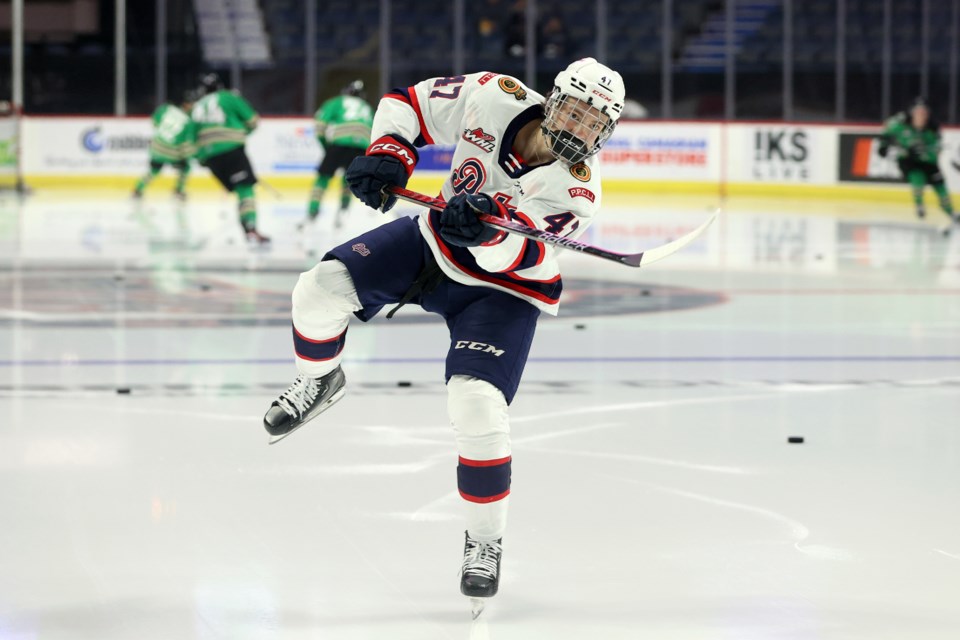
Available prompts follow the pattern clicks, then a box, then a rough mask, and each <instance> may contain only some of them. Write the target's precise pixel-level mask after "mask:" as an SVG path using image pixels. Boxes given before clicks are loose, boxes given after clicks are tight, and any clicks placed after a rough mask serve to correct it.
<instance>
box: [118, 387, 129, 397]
mask: <svg viewBox="0 0 960 640" xmlns="http://www.w3.org/2000/svg"><path fill="white" fill-rule="evenodd" d="M117 393H118V394H120V395H122V396H128V395H130V387H117Z"/></svg>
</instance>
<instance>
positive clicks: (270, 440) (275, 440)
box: [267, 387, 347, 444]
mask: <svg viewBox="0 0 960 640" xmlns="http://www.w3.org/2000/svg"><path fill="white" fill-rule="evenodd" d="M346 393H347V388H346V387H343V388H342V389H340V390H339V391H337V392H336V393H335V394H333V395H332V396H330V399H329V400H327V401H326V402H324V403H323V404H322V405H321V406H320V410H319V411H317V412H316V413H315V414H313V415H312V416H310V418H309V419H307V420H304V421H303V422H301V423H300V424H298V425H297V426H296V427H294V428H293V429H290V431H287V432H286V433H284V434H281V435H279V436H273V435H271V436H269V437H268V438H267V444H276V443H278V442H280V441H281V440H283V439H284V438H286V437H287V436H289V435H290V434H291V433H293V432H294V431H296V430H297V429H299V428H300V427H302V426H303V425H305V424H307V423H308V422H310V421H311V420H313V419H314V418H316V417H317V416H319V415H320V414H321V413H323V412H324V411H326V410H327V409H329V408H330V407H332V406H333V405H335V404H336V403H337V402H339V401H340V399H341V398H343V396H344V395H345V394H346Z"/></svg>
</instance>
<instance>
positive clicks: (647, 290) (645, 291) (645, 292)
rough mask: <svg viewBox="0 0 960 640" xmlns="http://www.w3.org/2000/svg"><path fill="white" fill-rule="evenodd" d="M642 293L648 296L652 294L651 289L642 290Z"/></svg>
mask: <svg viewBox="0 0 960 640" xmlns="http://www.w3.org/2000/svg"><path fill="white" fill-rule="evenodd" d="M640 295H642V296H648V295H650V289H644V290H643V291H641V292H640Z"/></svg>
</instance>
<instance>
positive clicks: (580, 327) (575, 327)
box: [573, 324, 587, 329]
mask: <svg viewBox="0 0 960 640" xmlns="http://www.w3.org/2000/svg"><path fill="white" fill-rule="evenodd" d="M573 328H574V329H586V328H587V325H585V324H575V325H573Z"/></svg>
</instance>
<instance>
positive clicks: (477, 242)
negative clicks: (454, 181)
mask: <svg viewBox="0 0 960 640" xmlns="http://www.w3.org/2000/svg"><path fill="white" fill-rule="evenodd" d="M480 213H487V214H490V215H493V216H497V217H500V218H504V219H509V217H510V216H509V214H508V213H507V210H506V207H504V206H503V204H501V203H500V202H497V201H496V200H494V199H493V198H491V197H490V196H488V195H487V194H485V193H477V194H472V195H468V194H465V193H461V194H459V195H456V196H453V197H452V198H450V201H449V202H448V203H447V207H446V208H445V209H444V210H443V211H441V212H440V237H441V238H443V239H444V240H446V241H447V242H448V243H450V244H452V245H456V246H458V247H479V246H481V245H485V246H489V245H492V244H496V243H498V242H500V241H501V240H502V239H503V238H504V237H505V236H506V232H505V231H502V230H500V229H495V228H493V227H488V226H487V225H485V224H483V223H482V222H480V219H479V218H478V217H477V214H480Z"/></svg>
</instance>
